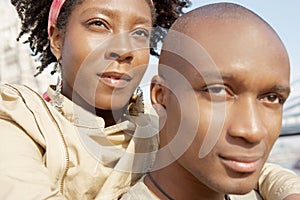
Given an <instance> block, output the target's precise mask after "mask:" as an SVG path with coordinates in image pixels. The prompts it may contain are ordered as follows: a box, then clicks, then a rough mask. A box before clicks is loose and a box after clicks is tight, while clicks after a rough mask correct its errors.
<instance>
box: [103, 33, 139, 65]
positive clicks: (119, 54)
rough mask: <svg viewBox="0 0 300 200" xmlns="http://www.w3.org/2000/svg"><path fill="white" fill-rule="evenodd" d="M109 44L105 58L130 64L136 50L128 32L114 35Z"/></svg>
mask: <svg viewBox="0 0 300 200" xmlns="http://www.w3.org/2000/svg"><path fill="white" fill-rule="evenodd" d="M108 42H109V45H108V47H107V49H106V52H105V58H106V59H108V60H115V61H117V62H120V63H128V64H130V63H131V62H132V60H133V58H134V53H133V52H134V50H133V48H132V44H131V41H130V38H129V37H128V36H127V34H126V33H122V34H119V35H117V36H114V37H113V38H111V39H110V40H109V41H108Z"/></svg>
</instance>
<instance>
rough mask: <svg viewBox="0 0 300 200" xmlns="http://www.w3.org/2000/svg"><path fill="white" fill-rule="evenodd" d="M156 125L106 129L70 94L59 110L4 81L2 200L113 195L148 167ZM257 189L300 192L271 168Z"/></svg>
mask: <svg viewBox="0 0 300 200" xmlns="http://www.w3.org/2000/svg"><path fill="white" fill-rule="evenodd" d="M48 94H49V95H50V96H51V92H50V93H48ZM157 130H158V121H157V118H156V117H155V116H152V115H142V116H139V117H131V120H130V121H125V122H122V123H120V124H117V125H115V126H111V127H108V128H105V129H104V121H103V119H102V118H99V117H96V116H95V115H93V114H91V113H89V112H87V111H85V110H83V109H82V108H80V107H79V106H77V105H75V104H73V103H72V102H71V101H69V100H68V99H64V107H63V115H62V114H61V113H59V112H58V111H57V110H55V109H54V108H52V106H51V105H49V104H48V103H47V102H45V101H44V100H43V98H42V97H41V96H40V95H38V94H37V93H35V92H34V91H32V90H31V89H29V88H27V87H25V86H16V85H3V86H1V87H0V199H80V200H81V199H116V198H117V197H118V196H119V195H120V194H122V193H123V192H125V191H127V190H128V189H129V186H130V184H132V183H135V182H136V181H137V180H138V179H140V177H141V173H144V172H145V171H147V170H149V169H150V167H151V164H152V163H153V161H154V158H155V151H156V150H157V148H158V136H157V134H156V133H157ZM133 131H134V137H132V136H130V133H132V132H133ZM124 132H128V133H129V134H126V133H124ZM148 152H151V153H148ZM135 172H136V173H135ZM274 180H275V181H274ZM259 189H260V193H261V194H262V195H263V196H264V197H270V198H268V199H272V200H276V199H283V197H284V195H286V194H291V193H292V192H296V191H298V192H299V191H300V179H299V177H297V176H295V175H294V174H293V173H292V172H290V171H284V170H283V169H282V168H280V167H278V166H276V165H269V166H268V167H265V168H264V171H263V173H262V176H261V178H260V180H259ZM271 195H273V196H271ZM273 197H274V198H273Z"/></svg>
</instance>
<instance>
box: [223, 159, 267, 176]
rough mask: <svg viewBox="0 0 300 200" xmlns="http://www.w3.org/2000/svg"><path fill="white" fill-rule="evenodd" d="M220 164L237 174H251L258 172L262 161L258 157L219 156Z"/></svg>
mask: <svg viewBox="0 0 300 200" xmlns="http://www.w3.org/2000/svg"><path fill="white" fill-rule="evenodd" d="M219 157H220V159H221V162H222V163H223V164H224V165H225V166H226V167H227V168H229V169H231V170H232V171H235V172H239V173H252V172H255V171H256V170H258V168H259V166H260V164H261V162H262V159H261V157H260V156H249V155H248V156H222V155H220V156H219Z"/></svg>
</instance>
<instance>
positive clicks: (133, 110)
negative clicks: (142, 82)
mask: <svg viewBox="0 0 300 200" xmlns="http://www.w3.org/2000/svg"><path fill="white" fill-rule="evenodd" d="M128 113H129V115H133V116H138V115H139V114H140V113H144V94H143V90H142V89H141V88H140V86H139V87H137V88H136V90H135V92H134V93H133V95H132V96H131V98H130V100H129V103H128Z"/></svg>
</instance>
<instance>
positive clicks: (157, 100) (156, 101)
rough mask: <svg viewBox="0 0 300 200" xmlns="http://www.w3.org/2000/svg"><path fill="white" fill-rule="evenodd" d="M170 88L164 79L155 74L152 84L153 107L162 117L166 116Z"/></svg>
mask: <svg viewBox="0 0 300 200" xmlns="http://www.w3.org/2000/svg"><path fill="white" fill-rule="evenodd" d="M168 92H169V90H168V88H167V87H166V86H165V83H164V81H163V79H162V78H161V77H159V76H154V77H153V78H152V81H151V86H150V97H151V103H152V106H153V108H154V109H155V110H156V112H157V114H158V115H159V116H160V117H164V116H166V98H167V95H168Z"/></svg>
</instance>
